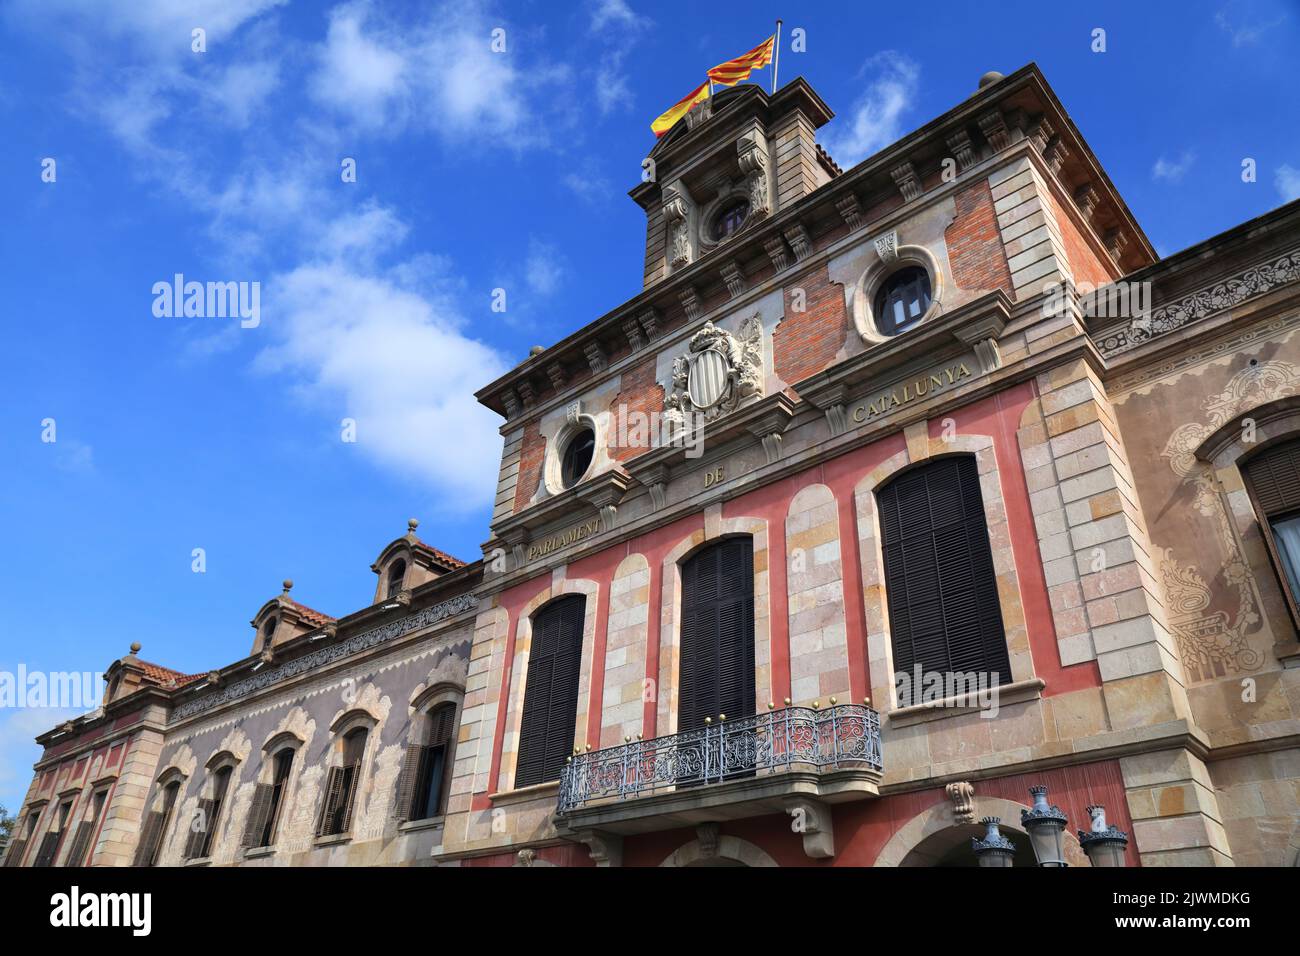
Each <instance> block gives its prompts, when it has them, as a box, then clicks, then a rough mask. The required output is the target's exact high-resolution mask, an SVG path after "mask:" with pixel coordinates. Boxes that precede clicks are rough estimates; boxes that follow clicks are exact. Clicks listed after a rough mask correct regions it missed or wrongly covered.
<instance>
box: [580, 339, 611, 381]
mask: <svg viewBox="0 0 1300 956" xmlns="http://www.w3.org/2000/svg"><path fill="white" fill-rule="evenodd" d="M582 351H583V352H585V353H586V355H587V364H588V365H590V366H591V370H592V371H593V372H595V373H596V374H597V375H599V374H600V373H601V372H603V371H605V367H606V366H607V365H608V364H609V363H608V361H607V360H606V358H605V350H604V349H602V348H601V347H600V343H599V342H588V343H587V344H586V345H584V346H583V347H582Z"/></svg>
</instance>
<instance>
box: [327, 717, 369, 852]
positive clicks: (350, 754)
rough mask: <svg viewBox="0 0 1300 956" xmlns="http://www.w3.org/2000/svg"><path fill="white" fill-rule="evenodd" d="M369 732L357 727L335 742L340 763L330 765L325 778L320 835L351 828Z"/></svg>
mask: <svg viewBox="0 0 1300 956" xmlns="http://www.w3.org/2000/svg"><path fill="white" fill-rule="evenodd" d="M369 736H370V732H369V730H368V729H367V728H365V727H356V728H354V729H352V730H350V731H348V732H347V733H346V734H345V735H344V736H343V739H342V740H340V741H337V743H336V744H335V747H336V755H335V756H336V760H337V763H336V764H335V765H334V766H332V767H330V772H329V777H328V779H327V780H326V782H325V800H324V802H323V803H322V804H321V814H320V819H319V820H317V821H316V835H317V836H334V835H337V834H341V833H347V832H348V831H349V830H351V829H352V810H353V807H354V805H355V804H356V799H357V788H358V787H359V786H360V783H361V762H362V760H364V759H365V755H366V741H367V739H368V738H369Z"/></svg>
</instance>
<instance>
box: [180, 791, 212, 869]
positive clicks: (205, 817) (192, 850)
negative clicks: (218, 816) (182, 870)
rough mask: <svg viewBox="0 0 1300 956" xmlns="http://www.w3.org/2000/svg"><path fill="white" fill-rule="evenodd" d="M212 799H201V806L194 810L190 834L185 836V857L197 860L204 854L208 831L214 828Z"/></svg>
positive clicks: (190, 823) (190, 821) (189, 822)
mask: <svg viewBox="0 0 1300 956" xmlns="http://www.w3.org/2000/svg"><path fill="white" fill-rule="evenodd" d="M212 805H213V801H211V800H200V801H199V808H198V809H197V810H195V811H194V815H193V816H191V817H190V819H189V821H188V822H187V825H188V826H189V835H188V836H187V837H186V838H185V859H187V860H196V859H198V858H199V857H201V856H202V855H203V848H204V846H205V844H206V843H207V839H208V832H209V831H210V830H211V829H212V825H213V823H214V821H213V819H212Z"/></svg>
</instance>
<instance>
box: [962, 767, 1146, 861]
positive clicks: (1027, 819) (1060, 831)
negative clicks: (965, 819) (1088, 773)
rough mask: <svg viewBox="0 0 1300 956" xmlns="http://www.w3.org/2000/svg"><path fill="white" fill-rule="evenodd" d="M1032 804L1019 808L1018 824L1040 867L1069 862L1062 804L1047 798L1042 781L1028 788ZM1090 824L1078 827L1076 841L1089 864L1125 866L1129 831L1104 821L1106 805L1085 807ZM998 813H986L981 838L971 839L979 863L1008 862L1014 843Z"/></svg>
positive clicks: (1010, 859)
mask: <svg viewBox="0 0 1300 956" xmlns="http://www.w3.org/2000/svg"><path fill="white" fill-rule="evenodd" d="M1029 793H1030V796H1032V797H1033V798H1034V805H1033V806H1032V807H1030V808H1029V809H1028V810H1021V811H1020V824H1021V826H1023V827H1024V828H1025V831H1026V832H1027V833H1028V834H1029V845H1030V846H1032V847H1033V848H1034V857H1035V859H1037V861H1038V865H1039V866H1040V867H1064V866H1069V864H1068V863H1066V862H1065V845H1064V839H1065V836H1064V835H1065V828H1066V826H1067V825H1068V824H1069V819H1068V818H1067V817H1066V815H1065V813H1064V812H1062V810H1061V808H1060V807H1058V806H1056V805H1055V804H1052V803H1048V802H1047V788H1046V787H1044V786H1042V785H1041V784H1040V785H1038V786H1034V787H1030V788H1029ZM1088 816H1089V817H1090V818H1091V821H1092V822H1091V825H1090V827H1089V829H1088V830H1086V831H1085V830H1080V831H1079V845H1080V846H1081V847H1083V852H1084V853H1086V854H1087V855H1088V863H1089V864H1090V865H1092V866H1125V865H1126V863H1125V858H1124V851H1125V850H1126V849H1127V848H1128V834H1127V833H1125V832H1124V831H1123V830H1120V829H1118V828H1116V827H1113V826H1107V825H1106V808H1105V807H1103V806H1101V805H1096V806H1091V807H1088ZM1001 822H1002V821H1001V820H1000V819H999V818H998V817H985V818H984V819H983V820H981V821H980V823H982V824H984V826H985V827H987V832H986V833H985V835H984V839H982V840H979V839H974V838H972V839H971V849H972V850H973V851H974V852H975V857H976V858H977V859H978V860H979V865H980V866H1011V865H1012V861H1013V859H1014V857H1015V853H1016V846H1015V844H1014V843H1012V842H1011V841H1010V840H1008V839H1007V838H1006V837H1005V836H1003V835H1002V833H1001V831H1000V830H999V829H998V825H999V824H1000V823H1001Z"/></svg>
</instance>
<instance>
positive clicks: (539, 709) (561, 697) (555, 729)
mask: <svg viewBox="0 0 1300 956" xmlns="http://www.w3.org/2000/svg"><path fill="white" fill-rule="evenodd" d="M586 608H587V599H586V598H585V597H583V596H582V595H581V594H573V595H569V596H567V597H562V598H560V599H559V600H557V601H552V602H551V603H550V604H548V605H546V607H544V608H542V610H541V611H539V612H538V613H537V615H536V616H535V617H534V618H533V638H532V644H531V648H530V651H529V655H528V676H527V677H526V678H525V683H524V713H523V721H522V723H521V725H520V728H519V761H518V764H517V765H516V769H515V787H527V786H531V785H533V784H537V783H543V782H545V781H547V780H556V779H558V778H559V776H560V771H561V770H562V769H563V767H564V761H565V759H567V758H568V756H569V754H571V753H572V752H573V734H574V726H575V724H576V723H577V719H578V674H579V672H580V671H581V668H582V630H583V623H584V620H585V615H586Z"/></svg>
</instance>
